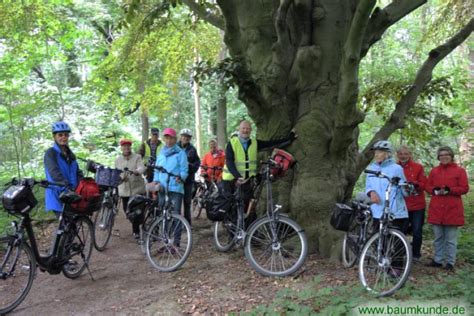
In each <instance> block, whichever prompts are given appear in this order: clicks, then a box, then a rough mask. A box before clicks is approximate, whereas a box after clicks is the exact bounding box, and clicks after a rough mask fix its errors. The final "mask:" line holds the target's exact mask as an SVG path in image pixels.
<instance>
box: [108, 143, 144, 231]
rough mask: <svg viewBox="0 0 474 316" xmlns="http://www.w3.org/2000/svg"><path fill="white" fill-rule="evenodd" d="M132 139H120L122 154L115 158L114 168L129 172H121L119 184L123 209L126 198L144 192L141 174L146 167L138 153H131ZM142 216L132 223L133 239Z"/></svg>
mask: <svg viewBox="0 0 474 316" xmlns="http://www.w3.org/2000/svg"><path fill="white" fill-rule="evenodd" d="M131 147H132V141H131V140H128V139H122V140H121V141H120V149H121V150H122V155H120V156H119V157H117V159H115V168H117V169H120V170H128V171H130V173H122V180H123V182H122V183H121V184H120V185H119V187H118V191H119V196H120V197H121V198H122V205H123V210H124V211H126V210H127V204H128V200H129V199H130V197H131V196H133V195H137V194H145V180H144V179H143V176H142V174H143V173H144V172H145V170H146V168H145V166H144V165H143V159H142V157H141V156H140V155H138V154H134V153H132V148H131ZM142 221H143V218H137V219H136V220H135V221H134V222H133V223H132V225H133V236H134V237H135V239H138V238H139V237H140V224H141V222H142Z"/></svg>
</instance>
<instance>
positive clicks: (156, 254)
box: [145, 214, 193, 272]
mask: <svg viewBox="0 0 474 316" xmlns="http://www.w3.org/2000/svg"><path fill="white" fill-rule="evenodd" d="M164 221H165V217H164V216H160V217H158V218H157V219H156V220H155V221H154V222H153V224H152V225H151V227H150V230H149V232H148V234H147V235H146V240H145V243H146V256H147V258H148V261H149V262H150V264H151V265H152V266H153V267H154V268H156V269H157V270H159V271H162V272H172V271H175V270H177V269H179V268H180V267H181V266H182V265H183V264H184V263H185V262H186V260H187V259H188V257H189V254H190V253H191V246H192V243H193V239H192V234H191V225H189V223H188V221H187V220H186V219H185V218H184V217H183V216H181V215H178V214H171V215H169V218H167V219H166V222H164ZM180 227H181V228H180ZM163 228H164V229H163ZM180 229H181V231H179V230H180ZM183 231H184V235H183ZM168 236H172V237H171V238H168ZM178 236H179V238H180V239H179V240H178V241H176V239H177V237H178ZM183 244H185V245H184V251H181V250H182V249H183V247H181V246H183ZM175 255H176V257H177V259H176V260H173V259H174V258H175Z"/></svg>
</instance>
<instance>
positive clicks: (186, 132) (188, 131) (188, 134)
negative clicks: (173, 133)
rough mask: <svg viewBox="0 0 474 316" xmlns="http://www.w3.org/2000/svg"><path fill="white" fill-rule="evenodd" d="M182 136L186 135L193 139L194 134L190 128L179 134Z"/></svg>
mask: <svg viewBox="0 0 474 316" xmlns="http://www.w3.org/2000/svg"><path fill="white" fill-rule="evenodd" d="M179 134H180V135H186V136H189V137H193V133H192V132H191V130H190V129H189V128H183V129H182V130H181V131H180V132H179Z"/></svg>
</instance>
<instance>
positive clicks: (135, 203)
mask: <svg viewBox="0 0 474 316" xmlns="http://www.w3.org/2000/svg"><path fill="white" fill-rule="evenodd" d="M146 203H147V199H146V197H144V196H143V195H134V196H132V197H131V198H130V200H129V201H128V205H127V211H126V212H125V213H126V215H127V219H128V220H129V221H130V222H132V223H133V222H135V221H136V220H137V219H139V218H140V217H141V216H143V214H145V208H146Z"/></svg>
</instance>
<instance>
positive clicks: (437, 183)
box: [426, 146, 469, 270]
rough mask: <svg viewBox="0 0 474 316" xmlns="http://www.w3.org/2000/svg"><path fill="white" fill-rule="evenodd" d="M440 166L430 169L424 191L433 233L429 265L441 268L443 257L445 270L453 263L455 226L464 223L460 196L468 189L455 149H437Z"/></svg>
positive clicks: (455, 245)
mask: <svg viewBox="0 0 474 316" xmlns="http://www.w3.org/2000/svg"><path fill="white" fill-rule="evenodd" d="M438 160H439V162H440V164H439V166H437V167H435V168H433V170H431V172H430V175H429V176H428V182H427V184H426V192H428V194H431V195H432V197H431V201H430V206H429V208H428V223H430V224H432V225H433V231H434V234H435V240H434V248H435V249H434V250H435V255H434V258H433V260H432V261H431V263H430V264H429V266H431V267H441V266H442V265H443V261H444V258H445V257H446V266H445V269H446V270H453V269H454V264H455V262H456V248H457V238H458V236H457V234H458V226H463V225H464V207H463V203H462V198H461V195H463V194H466V193H467V192H468V191H469V184H468V181H467V174H466V170H464V169H463V168H461V167H460V166H458V165H457V164H456V163H455V162H454V152H453V150H452V149H451V148H450V147H448V146H444V147H440V148H439V149H438Z"/></svg>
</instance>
